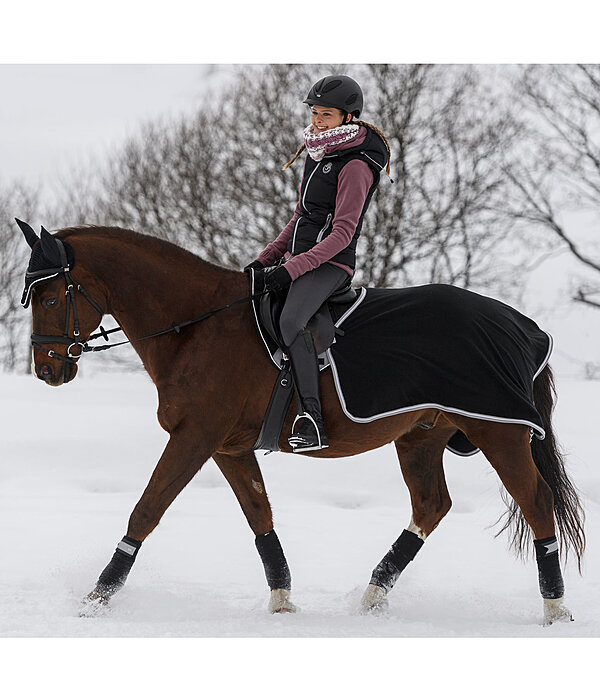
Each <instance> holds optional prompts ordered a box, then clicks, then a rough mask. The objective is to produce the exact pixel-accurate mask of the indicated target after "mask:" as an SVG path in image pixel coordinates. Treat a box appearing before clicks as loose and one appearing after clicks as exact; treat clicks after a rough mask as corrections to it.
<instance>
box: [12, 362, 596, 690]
mask: <svg viewBox="0 0 600 700" xmlns="http://www.w3.org/2000/svg"><path fill="white" fill-rule="evenodd" d="M86 360H89V365H90V367H91V371H88V370H89V369H90V368H89V367H87V366H86V367H84V368H82V370H83V371H81V376H78V377H77V378H76V379H75V381H73V382H72V383H70V384H68V385H64V386H63V387H60V388H57V389H55V388H50V387H48V386H46V385H44V384H43V383H42V382H40V381H38V380H36V379H35V378H33V377H32V376H15V375H1V374H0V420H1V425H2V432H1V434H0V454H1V464H0V532H1V533H2V534H1V536H0V561H1V562H2V577H1V578H0V653H1V654H2V658H3V661H4V664H3V665H4V667H5V668H6V669H7V676H6V677H7V678H14V679H15V681H14V682H15V684H16V686H17V687H19V688H22V689H23V688H25V689H27V690H28V692H29V694H24V695H20V697H37V696H38V695H39V694H40V693H45V692H46V690H47V688H58V689H60V692H61V697H63V698H80V697H81V691H82V689H85V696H86V698H88V700H94V699H95V698H105V697H106V692H107V687H106V686H107V684H108V687H109V688H110V687H111V684H113V685H114V687H115V688H118V689H119V693H120V695H119V697H126V696H127V697H128V696H129V695H130V694H132V693H135V694H136V695H142V694H143V695H144V696H145V697H147V698H164V697H165V696H167V697H190V696H192V695H193V696H196V695H197V694H198V693H199V692H201V690H202V689H207V688H208V689H210V688H218V689H219V697H226V698H228V697H239V696H243V697H245V698H255V697H256V698H258V697H260V698H263V697H264V693H265V692H266V691H267V689H268V688H272V689H273V690H274V691H276V692H278V693H280V692H285V696H286V698H287V700H294V699H295V698H302V700H304V699H305V697H306V695H307V694H309V693H310V694H316V695H317V697H323V698H329V697H332V698H333V697H342V696H345V697H349V698H354V697H356V698H358V697H365V695H366V694H372V692H373V687H382V688H384V687H386V686H387V685H388V684H390V683H391V684H392V687H396V684H397V683H398V682H401V685H402V688H403V689H404V690H405V691H406V692H411V691H413V692H416V693H421V694H422V690H423V686H422V683H423V682H426V683H427V689H428V691H429V693H430V694H429V695H426V697H434V696H437V695H438V694H440V693H443V694H447V693H448V692H451V689H456V691H458V692H460V696H461V698H471V697H473V698H475V697H476V698H480V697H481V695H482V693H484V694H485V697H486V698H491V699H494V698H504V697H505V695H506V686H505V685H504V684H502V683H498V684H497V683H495V682H494V683H490V679H493V678H495V677H496V676H497V675H498V674H499V673H500V672H501V669H507V670H505V671H503V672H504V673H507V672H508V673H509V674H510V675H509V678H510V681H509V682H510V683H511V684H512V687H518V688H519V689H520V691H521V692H522V693H523V695H520V696H518V697H527V696H528V695H529V694H530V693H538V692H539V691H540V689H541V688H542V687H545V686H547V685H551V687H552V690H553V692H554V693H555V694H557V695H558V694H560V693H561V692H564V693H569V695H577V693H578V692H581V693H586V694H589V693H588V689H589V685H588V681H587V680H586V679H587V677H588V675H589V674H591V673H592V672H593V669H594V665H593V664H590V662H591V661H592V654H593V655H594V657H595V655H596V654H597V637H598V636H600V634H599V633H600V623H599V620H600V601H599V598H598V590H599V589H600V565H599V563H598V562H599V557H598V553H599V552H598V549H599V546H600V545H599V544H598V538H597V536H596V533H597V532H598V531H599V527H600V522H599V518H600V476H599V475H598V471H597V470H596V469H594V456H595V453H594V452H593V440H594V437H595V432H594V431H595V429H596V422H597V415H598V413H597V408H596V406H597V403H598V395H599V393H600V384H599V383H598V382H591V381H588V382H586V381H583V380H573V379H565V380H560V379H559V381H558V392H559V402H558V405H557V409H556V414H555V426H556V429H557V432H558V435H559V437H560V439H561V441H562V443H563V445H564V447H565V449H566V451H567V453H568V465H569V472H570V474H571V476H572V478H573V479H574V481H575V483H576V484H577V486H578V487H579V488H580V490H581V492H582V494H583V498H584V504H585V508H586V513H587V536H588V549H587V553H586V557H585V559H584V562H585V563H584V569H583V576H580V575H579V574H578V573H577V569H576V566H575V564H574V562H572V561H570V562H569V563H568V564H567V566H566V568H564V569H563V573H564V577H565V584H566V603H567V604H568V606H569V607H570V609H571V611H572V612H573V614H574V617H575V622H572V623H556V624H554V625H552V626H551V627H542V626H541V620H542V601H541V598H540V595H539V592H538V585H537V573H536V566H535V563H534V561H533V560H529V561H528V562H527V563H525V564H524V563H522V562H521V561H518V560H516V559H515V558H514V556H513V555H512V554H511V553H510V552H509V551H508V548H507V542H506V539H505V538H504V536H501V537H499V538H497V539H494V538H493V531H494V530H493V529H490V526H491V525H492V524H493V523H494V522H495V521H496V519H497V517H498V516H499V515H500V514H501V512H502V510H503V506H502V503H501V499H500V496H499V481H498V478H497V477H496V475H495V473H494V472H493V470H492V468H491V467H490V465H489V464H488V463H487V462H486V461H485V460H484V459H483V458H482V457H481V456H480V455H477V456H474V457H469V458H460V457H457V456H455V455H452V454H450V453H447V454H446V457H445V464H446V476H447V481H448V485H449V489H450V493H451V495H452V497H453V507H452V510H451V511H450V513H449V514H448V515H447V516H446V518H445V519H444V520H443V521H442V523H441V524H440V526H439V528H438V529H437V530H436V531H435V532H434V533H433V534H432V536H431V537H430V538H429V539H428V540H427V542H426V543H425V546H424V547H423V548H422V549H421V551H420V553H419V555H418V557H417V558H416V559H415V561H414V562H413V563H412V564H411V565H410V566H409V567H408V568H407V569H406V570H405V571H404V572H403V574H402V575H401V577H400V579H399V581H398V583H397V584H396V586H395V588H394V589H393V590H392V592H391V593H390V595H389V607H388V609H387V610H386V611H385V612H383V613H381V614H377V615H367V616H364V615H359V614H357V606H358V603H359V600H360V597H361V595H362V592H363V590H364V588H365V587H366V585H367V583H368V581H369V577H370V572H371V570H372V569H373V567H374V566H375V564H377V562H378V561H379V560H380V558H381V557H382V556H383V555H384V554H385V552H386V551H387V549H388V548H389V546H390V544H391V543H392V542H393V541H394V540H395V539H396V537H397V536H398V534H399V533H400V532H401V531H402V529H403V528H404V527H406V526H407V525H408V523H409V520H410V506H409V498H408V493H407V489H406V487H405V485H404V483H403V481H402V478H401V475H400V471H399V468H398V464H397V461H396V456H395V451H394V450H393V447H392V446H391V445H388V446H386V447H383V448H380V449H378V450H375V451H373V452H371V453H367V454H364V455H359V456H356V457H352V458H347V459H339V460H321V459H313V458H310V457H306V456H298V455H296V456H293V455H282V454H271V455H269V456H266V457H265V456H262V455H259V462H260V464H261V468H262V471H263V476H264V479H265V483H266V486H267V490H268V493H269V496H270V500H271V504H272V506H273V510H274V517H275V527H276V530H277V532H278V535H279V538H280V539H281V542H282V544H283V548H284V551H285V553H286V556H287V558H288V562H289V564H290V568H291V571H292V580H293V593H292V600H293V602H294V603H295V604H296V605H297V606H298V608H299V611H298V612H297V613H295V614H285V615H271V614H269V613H268V612H267V603H268V598H269V595H268V589H267V586H266V583H265V578H264V573H263V570H262V565H261V563H260V560H259V557H258V553H257V552H256V549H255V546H254V541H253V540H254V538H253V535H252V533H251V531H250V529H249V527H248V526H247V524H246V521H245V519H244V517H243V515H242V512H241V510H240V508H239V506H238V504H237V501H236V499H235V497H234V495H233V493H232V492H231V490H230V489H229V486H228V485H227V484H226V482H225V479H224V478H223V476H222V475H221V473H220V472H219V470H218V468H217V467H216V465H215V464H214V463H213V462H212V461H209V462H208V463H207V464H206V465H204V467H203V468H202V470H201V471H200V472H199V474H197V475H196V477H195V478H194V479H193V480H192V482H191V483H190V484H189V485H188V487H187V488H186V489H185V490H184V491H183V492H182V493H181V494H180V496H179V497H178V498H177V499H176V501H175V502H174V503H173V504H172V506H171V507H170V509H169V510H168V511H167V513H166V514H165V516H164V517H163V520H162V521H161V523H160V525H159V526H158V528H157V529H156V530H155V531H154V533H152V534H151V536H150V537H149V538H148V539H147V540H146V542H145V543H144V545H143V546H142V548H141V550H140V553H139V555H138V558H137V561H136V563H135V565H134V568H133V570H132V572H131V574H130V576H129V579H128V581H127V583H126V585H125V587H124V588H123V589H122V591H120V592H119V593H118V594H117V595H116V596H115V597H114V598H113V600H112V601H111V606H110V610H109V611H107V613H106V614H104V615H102V616H100V617H97V618H82V617H79V615H78V613H79V609H80V602H81V599H82V598H83V596H84V595H85V594H86V593H88V592H89V590H91V588H92V587H93V584H94V583H95V581H96V578H97V576H98V574H99V573H100V571H101V570H102V569H103V568H104V566H105V565H106V564H107V563H108V561H109V559H110V557H111V556H112V552H113V551H114V548H115V546H116V544H117V542H118V541H119V539H120V538H121V536H122V535H123V534H124V533H125V530H126V525H127V519H128V517H129V513H130V511H131V509H132V508H133V506H134V505H135V503H136V502H137V500H138V498H139V496H140V494H141V492H142V490H143V489H144V487H145V485H146V482H147V481H148V478H149V476H150V474H151V472H152V470H153V468H154V464H155V463H156V461H157V460H158V457H159V456H160V453H161V451H162V449H163V447H164V446H165V444H166V440H167V436H166V433H164V432H163V431H162V430H161V429H160V427H159V426H158V423H157V421H156V417H155V411H156V407H157V400H156V393H155V389H154V386H153V385H152V383H151V381H150V380H149V378H148V377H147V375H145V374H143V373H140V372H138V373H135V372H134V373H129V374H125V373H122V372H118V371H114V370H112V371H110V372H106V371H105V370H104V368H102V367H101V365H100V364H98V367H97V368H95V369H100V371H94V358H93V357H92V358H86ZM199 425H201V421H199ZM2 638H4V642H2ZM82 638H86V639H82ZM542 640H545V641H542ZM45 641H46V642H49V641H51V642H52V646H48V644H47V643H44V642H45ZM23 642H28V644H27V646H25V647H23V645H22V643H23ZM445 642H446V643H445ZM549 642H552V646H550V647H549V646H548V643H549ZM565 642H569V644H568V646H565ZM583 642H586V644H585V645H584V646H582V643H583ZM590 645H592V646H590ZM199 659H201V661H200V660H199ZM555 659H556V661H557V664H558V663H560V664H561V665H560V666H557V667H556V669H554V668H552V670H551V673H550V674H546V675H542V676H540V673H539V669H540V668H543V667H546V665H547V664H548V661H549V660H551V661H554V660H555ZM32 660H33V661H32ZM506 660H509V661H508V666H507V661H506ZM432 666H433V667H434V668H435V673H431V668H432ZM32 667H33V668H35V673H31V668H32ZM132 669H133V670H132ZM96 679H97V681H96ZM249 679H250V680H249ZM100 681H101V682H100ZM109 692H110V691H109Z"/></svg>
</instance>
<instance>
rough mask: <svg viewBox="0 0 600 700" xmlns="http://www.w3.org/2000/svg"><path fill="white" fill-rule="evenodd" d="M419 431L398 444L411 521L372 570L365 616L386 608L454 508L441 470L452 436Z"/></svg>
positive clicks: (397, 448) (441, 430) (364, 606)
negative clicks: (402, 577) (397, 585)
mask: <svg viewBox="0 0 600 700" xmlns="http://www.w3.org/2000/svg"><path fill="white" fill-rule="evenodd" d="M421 430H422V429H421V428H417V429H416V431H421ZM416 431H413V433H411V434H410V435H408V436H406V437H405V438H401V439H400V440H398V441H397V442H396V451H397V453H398V458H399V460H400V466H401V469H402V475H403V476H404V481H405V482H406V485H407V486H408V489H409V491H410V498H411V505H412V518H411V520H410V524H409V525H408V527H407V528H406V529H405V530H404V531H403V532H402V534H401V535H400V537H399V538H398V539H397V540H396V541H395V542H394V544H393V545H392V546H391V548H390V550H389V551H388V553H387V554H386V555H385V556H384V558H383V559H382V560H381V561H380V562H379V564H378V565H377V566H376V567H375V569H374V570H373V574H372V576H371V581H370V582H369V585H368V586H367V588H366V590H365V592H364V594H363V597H362V600H361V611H362V612H371V611H374V610H378V609H381V608H383V607H385V606H386V605H387V594H388V593H389V591H390V590H391V589H392V587H393V586H394V584H395V583H396V581H397V580H398V577H399V576H400V574H401V573H402V571H404V569H405V568H406V567H407V566H408V564H409V563H410V562H411V561H412V560H413V559H414V558H415V556H416V555H417V553H418V552H419V550H420V549H421V547H422V546H423V543H424V542H425V540H426V539H427V537H428V536H429V535H430V534H431V533H432V532H433V530H434V529H435V528H436V527H437V525H438V524H439V522H440V521H441V519H442V518H443V517H444V515H446V513H447V512H448V511H449V510H450V507H451V506H452V501H451V500H450V494H449V493H448V488H447V486H446V479H445V477H444V470H443V466H442V454H443V451H444V447H445V445H446V442H447V440H448V438H449V437H450V435H448V434H447V430H443V429H440V430H438V431H436V433H437V434H435V433H433V431H432V433H433V434H427V433H425V434H424V433H421V432H416ZM415 433H416V434H415ZM450 434H451V433H450Z"/></svg>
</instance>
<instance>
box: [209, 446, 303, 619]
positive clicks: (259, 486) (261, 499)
mask: <svg viewBox="0 0 600 700" xmlns="http://www.w3.org/2000/svg"><path fill="white" fill-rule="evenodd" d="M213 459H214V460H215V462H216V463H217V465H218V466H219V469H220V470H221V471H222V472H223V475H224V476H225V478H226V479H227V481H228V482H229V485H230V486H231V488H232V490H233V492H234V493H235V495H236V498H237V499H238V501H239V504H240V506H241V508H242V511H243V512H244V515H245V516H246V519H247V520H248V524H249V525H250V527H251V529H252V532H253V533H254V534H255V536H256V539H255V543H256V548H257V549H258V553H259V554H260V558H261V560H262V563H263V566H264V569H265V575H266V577H267V583H268V585H269V588H270V589H271V598H270V601H269V611H270V612H272V613H276V612H295V611H296V607H295V605H294V604H293V603H292V602H291V600H290V590H291V585H292V579H291V576H290V570H289V568H288V565H287V561H286V559H285V555H284V553H283V549H282V548H281V544H280V543H279V538H278V537H277V533H276V532H275V530H274V529H273V514H272V512H271V504H270V503H269V499H268V497H267V490H266V488H265V484H264V481H263V478H262V474H261V472H260V467H259V466H258V462H257V461H256V457H255V455H254V452H246V453H244V454H241V455H235V456H234V455H230V454H225V453H220V452H216V453H215V454H214V455H213Z"/></svg>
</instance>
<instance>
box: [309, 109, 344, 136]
mask: <svg viewBox="0 0 600 700" xmlns="http://www.w3.org/2000/svg"><path fill="white" fill-rule="evenodd" d="M310 111H311V117H312V119H311V121H312V125H313V127H314V130H315V131H316V132H317V133H320V132H322V131H327V130H328V129H334V128H335V127H336V126H341V125H342V124H343V122H344V112H342V110H341V109H336V108H335V107H320V106H319V105H313V106H312V107H311V108H310Z"/></svg>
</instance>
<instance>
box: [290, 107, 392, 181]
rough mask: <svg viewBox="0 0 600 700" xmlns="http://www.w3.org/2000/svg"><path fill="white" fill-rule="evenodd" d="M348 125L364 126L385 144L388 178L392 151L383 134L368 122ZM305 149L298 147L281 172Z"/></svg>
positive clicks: (302, 146) (356, 122)
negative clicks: (371, 130)
mask: <svg viewBox="0 0 600 700" xmlns="http://www.w3.org/2000/svg"><path fill="white" fill-rule="evenodd" d="M350 123H352V124H358V125H359V126H365V127H367V128H368V129H373V131H374V132H376V133H377V134H379V136H381V138H382V139H383V142H384V143H385V147H386V148H387V152H388V159H387V165H386V168H385V172H386V174H387V176H388V177H390V161H391V159H392V150H391V148H390V144H389V143H388V140H387V139H386V137H385V135H384V133H383V132H382V131H380V130H379V129H378V128H377V127H376V126H373V124H369V122H363V121H360V120H357V121H355V122H350ZM305 148H306V146H305V145H304V144H302V145H301V146H300V148H299V149H298V150H297V151H296V154H295V155H294V157H293V158H292V159H291V160H289V161H288V162H287V163H286V164H285V165H284V166H283V170H287V169H288V168H289V167H290V165H291V164H292V163H293V162H294V161H295V160H296V159H297V158H298V156H299V155H300V154H301V153H302V151H303V150H304V149H305ZM390 179H391V178H390Z"/></svg>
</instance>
